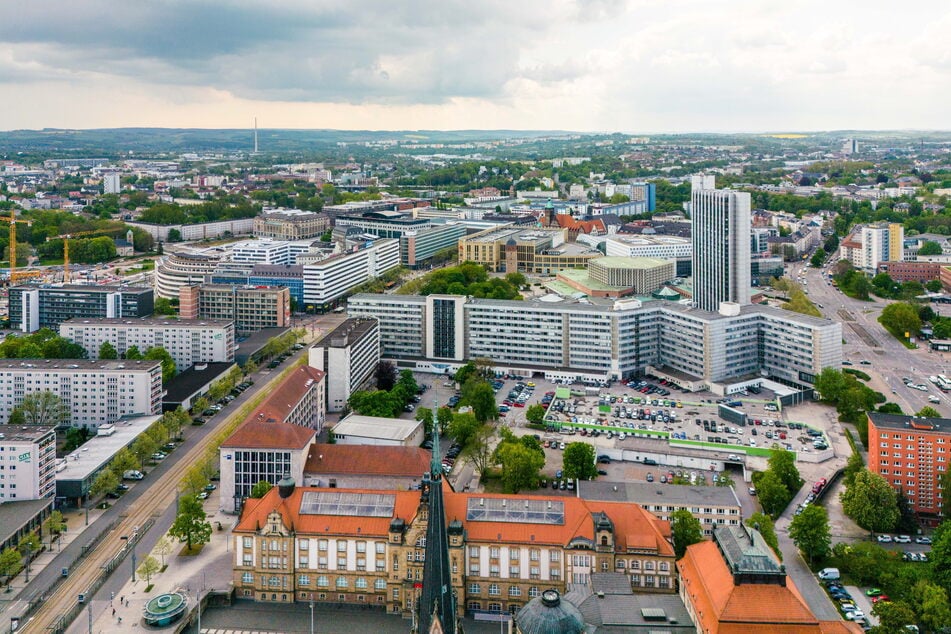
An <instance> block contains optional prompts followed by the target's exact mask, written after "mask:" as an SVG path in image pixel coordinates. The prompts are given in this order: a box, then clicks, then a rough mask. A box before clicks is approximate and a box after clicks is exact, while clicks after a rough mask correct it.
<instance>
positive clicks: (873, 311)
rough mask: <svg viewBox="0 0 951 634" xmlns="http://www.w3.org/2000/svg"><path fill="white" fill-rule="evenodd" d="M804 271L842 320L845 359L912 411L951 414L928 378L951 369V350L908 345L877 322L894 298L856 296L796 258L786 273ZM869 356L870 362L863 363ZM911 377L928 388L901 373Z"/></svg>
mask: <svg viewBox="0 0 951 634" xmlns="http://www.w3.org/2000/svg"><path fill="white" fill-rule="evenodd" d="M803 272H804V275H805V279H806V284H805V286H804V288H805V290H807V291H808V292H809V299H811V300H812V301H813V303H815V304H816V305H817V306H819V310H820V311H822V314H823V315H824V316H825V317H828V318H829V319H833V320H835V321H838V322H840V323H841V324H842V338H843V339H844V340H845V343H844V344H843V346H842V359H843V360H848V361H850V362H852V364H853V366H852V367H854V368H856V369H858V370H862V371H863V372H866V373H868V374H869V375H870V376H872V381H871V382H870V383H869V385H870V386H871V387H872V388H874V389H876V390H878V391H880V392H882V393H883V394H885V395H886V396H887V397H888V399H889V400H890V401H893V402H895V403H898V405H899V406H900V407H901V408H902V411H904V412H908V413H914V412H917V411H918V410H920V409H921V408H922V407H924V406H926V405H930V406H932V407H935V408H937V409H938V410H939V411H941V413H942V414H944V415H951V399H949V397H948V395H946V394H945V393H944V392H942V391H941V390H939V389H938V388H937V387H935V386H933V385H932V384H931V383H929V382H928V377H929V376H931V375H936V374H945V375H947V374H949V372H951V357H949V356H948V353H942V352H932V351H931V349H930V348H929V347H928V346H927V345H925V346H922V347H920V348H918V349H916V350H909V349H908V348H906V347H905V346H904V345H902V343H901V342H899V341H898V340H896V339H895V338H894V337H892V336H891V334H890V333H889V332H888V331H887V330H885V329H884V328H883V327H882V325H881V324H879V323H878V317H879V315H881V313H882V309H883V308H884V307H885V306H887V305H888V304H890V303H891V300H883V299H879V298H875V301H873V302H863V301H861V300H857V299H852V298H851V297H848V296H846V295H845V294H844V293H842V292H841V291H839V290H838V289H837V288H835V287H834V286H832V285H831V284H830V283H829V282H828V280H826V279H825V278H824V277H823V275H822V270H821V269H815V268H812V267H809V266H806V265H804V264H803V263H799V262H796V263H793V264H791V265H790V267H789V273H788V276H789V277H790V278H793V279H798V278H799V276H800V274H801V273H803ZM863 360H865V361H868V362H869V363H870V365H863V364H862V363H861V362H862V361H863ZM904 377H909V378H911V379H913V381H914V383H916V384H924V385H926V386H927V387H928V390H927V392H923V391H920V390H915V389H912V388H909V387H908V386H907V385H905V383H904V382H903V381H902V378H904ZM929 396H936V397H937V398H938V399H940V402H939V403H931V402H930V401H929V400H928V397H929Z"/></svg>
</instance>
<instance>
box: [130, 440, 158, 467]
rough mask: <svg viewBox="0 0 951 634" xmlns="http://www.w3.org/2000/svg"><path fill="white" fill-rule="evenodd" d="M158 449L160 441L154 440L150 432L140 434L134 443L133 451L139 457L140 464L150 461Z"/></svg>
mask: <svg viewBox="0 0 951 634" xmlns="http://www.w3.org/2000/svg"><path fill="white" fill-rule="evenodd" d="M157 450H158V443H156V442H155V441H154V440H152V439H151V438H150V437H149V435H148V434H139V437H138V438H136V439H135V442H133V443H132V453H133V454H134V455H135V457H136V458H137V459H138V461H139V464H145V463H146V462H148V461H149V460H150V459H151V458H152V454H154V453H155V452H156V451H157Z"/></svg>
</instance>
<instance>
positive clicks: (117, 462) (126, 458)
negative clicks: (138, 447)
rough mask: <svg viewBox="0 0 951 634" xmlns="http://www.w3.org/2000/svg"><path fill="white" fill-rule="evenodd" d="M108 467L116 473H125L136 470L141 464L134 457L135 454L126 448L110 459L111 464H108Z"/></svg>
mask: <svg viewBox="0 0 951 634" xmlns="http://www.w3.org/2000/svg"><path fill="white" fill-rule="evenodd" d="M109 466H110V467H111V468H112V470H113V471H114V472H116V473H125V472H126V471H131V470H133V469H138V468H139V467H141V466H142V463H141V462H139V460H138V458H136V457H135V454H133V453H132V451H131V450H130V449H129V448H128V447H123V448H122V449H120V450H119V451H117V452H116V455H114V456H113V457H112V462H111V463H109Z"/></svg>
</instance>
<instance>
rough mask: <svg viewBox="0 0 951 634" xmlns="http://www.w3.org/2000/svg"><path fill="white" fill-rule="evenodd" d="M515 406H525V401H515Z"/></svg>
mask: <svg viewBox="0 0 951 634" xmlns="http://www.w3.org/2000/svg"><path fill="white" fill-rule="evenodd" d="M515 407H525V403H523V402H522V401H515Z"/></svg>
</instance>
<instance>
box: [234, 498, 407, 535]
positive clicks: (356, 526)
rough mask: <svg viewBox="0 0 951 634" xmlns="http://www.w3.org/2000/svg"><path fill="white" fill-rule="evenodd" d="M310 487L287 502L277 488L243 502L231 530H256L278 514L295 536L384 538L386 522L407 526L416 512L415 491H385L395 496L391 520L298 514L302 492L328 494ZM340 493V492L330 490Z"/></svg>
mask: <svg viewBox="0 0 951 634" xmlns="http://www.w3.org/2000/svg"><path fill="white" fill-rule="evenodd" d="M330 490H331V489H317V488H314V487H297V488H296V489H294V492H293V493H291V495H290V497H288V498H287V499H281V497H280V495H279V491H278V489H277V487H274V488H272V489H271V490H270V491H268V492H267V495H265V496H264V497H263V498H261V499H260V500H255V499H249V500H248V501H247V502H245V505H244V511H243V512H242V513H241V520H240V521H239V522H238V525H237V526H236V527H235V528H234V531H235V532H246V531H251V532H254V531H257V530H258V529H260V528H261V527H262V526H264V525H265V524H266V523H267V516H268V515H270V514H271V512H272V511H275V510H276V511H278V512H279V513H280V514H281V517H282V518H283V519H284V525H285V526H287V527H288V528H292V529H293V530H295V531H297V532H298V533H305V534H312V535H368V536H375V537H386V535H387V534H388V533H389V530H390V521H392V520H393V518H395V517H398V518H400V519H403V520H405V521H406V522H407V523H410V522H411V521H412V520H413V518H414V517H416V511H417V509H419V496H420V492H419V491H386V492H385V493H386V494H388V495H394V496H396V504H395V506H394V508H393V517H354V516H348V515H310V514H305V513H301V512H300V504H301V498H302V497H303V495H304V492H306V491H330ZM333 490H334V491H342V490H343V489H333ZM347 491H348V492H350V493H381V491H369V490H364V489H348V490H347Z"/></svg>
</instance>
